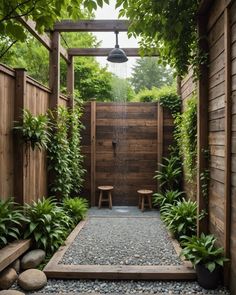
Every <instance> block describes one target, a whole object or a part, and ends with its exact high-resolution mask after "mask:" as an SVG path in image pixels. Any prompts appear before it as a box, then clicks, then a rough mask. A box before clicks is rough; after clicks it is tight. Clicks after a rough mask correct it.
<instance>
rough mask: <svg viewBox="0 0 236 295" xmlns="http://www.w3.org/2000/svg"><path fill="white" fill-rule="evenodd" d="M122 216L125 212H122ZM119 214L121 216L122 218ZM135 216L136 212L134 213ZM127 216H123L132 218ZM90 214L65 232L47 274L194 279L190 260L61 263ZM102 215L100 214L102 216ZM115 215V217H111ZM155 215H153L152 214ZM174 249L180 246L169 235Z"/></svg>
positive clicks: (75, 277) (63, 277)
mask: <svg viewBox="0 0 236 295" xmlns="http://www.w3.org/2000/svg"><path fill="white" fill-rule="evenodd" d="M124 217H125V216H124ZM124 217H121V218H124ZM134 217H135V216H134ZM134 217H133V216H129V217H126V218H134ZM90 218H100V217H99V216H90V217H89V218H87V219H86V220H85V221H82V222H80V223H79V224H78V225H77V226H76V227H75V229H74V230H73V231H72V232H71V234H70V235H69V236H68V238H67V240H66V241H65V245H63V246H61V247H60V248H59V250H58V251H57V252H56V253H55V254H54V255H53V257H52V258H51V260H50V261H49V263H48V264H47V265H46V266H45V268H44V272H45V274H46V276H47V277H48V278H53V279H106V280H194V279H196V272H195V270H194V269H193V267H192V266H191V265H190V263H189V262H184V261H183V265H178V266H173V265H171V266H169V265H168V266H164V265H154V266H146V265H145V266H140V265H64V264H59V262H60V260H61V259H62V257H63V256H64V254H65V253H66V251H67V250H68V248H69V247H70V246H71V244H72V243H73V241H74V239H75V237H76V236H77V235H78V234H79V232H80V231H81V230H82V228H83V227H84V226H85V225H86V223H87V222H88V220H89V219H90ZM102 218H103V217H102ZM111 218H114V217H111ZM152 218H154V217H152ZM171 240H172V243H173V247H174V249H175V251H176V253H177V254H178V255H179V253H180V251H181V247H180V245H179V243H178V241H177V240H174V239H171Z"/></svg>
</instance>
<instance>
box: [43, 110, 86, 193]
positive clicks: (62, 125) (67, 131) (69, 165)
mask: <svg viewBox="0 0 236 295" xmlns="http://www.w3.org/2000/svg"><path fill="white" fill-rule="evenodd" d="M50 114H51V121H52V123H53V126H54V127H53V129H54V132H53V133H52V137H51V142H50V146H49V156H48V157H49V161H50V163H49V170H50V171H51V174H52V182H51V191H52V193H55V194H56V195H57V196H60V197H61V196H63V197H69V196H70V194H71V193H78V192H79V191H80V189H81V186H82V183H83V176H84V173H85V170H84V169H83V156H82V154H81V147H80V143H81V130H82V128H83V125H82V124H81V122H80V117H81V115H82V112H81V108H80V107H79V106H77V107H76V108H75V109H74V110H71V111H69V109H67V108H64V107H58V109H57V112H54V113H52V112H51V113H50ZM55 114H56V115H55Z"/></svg>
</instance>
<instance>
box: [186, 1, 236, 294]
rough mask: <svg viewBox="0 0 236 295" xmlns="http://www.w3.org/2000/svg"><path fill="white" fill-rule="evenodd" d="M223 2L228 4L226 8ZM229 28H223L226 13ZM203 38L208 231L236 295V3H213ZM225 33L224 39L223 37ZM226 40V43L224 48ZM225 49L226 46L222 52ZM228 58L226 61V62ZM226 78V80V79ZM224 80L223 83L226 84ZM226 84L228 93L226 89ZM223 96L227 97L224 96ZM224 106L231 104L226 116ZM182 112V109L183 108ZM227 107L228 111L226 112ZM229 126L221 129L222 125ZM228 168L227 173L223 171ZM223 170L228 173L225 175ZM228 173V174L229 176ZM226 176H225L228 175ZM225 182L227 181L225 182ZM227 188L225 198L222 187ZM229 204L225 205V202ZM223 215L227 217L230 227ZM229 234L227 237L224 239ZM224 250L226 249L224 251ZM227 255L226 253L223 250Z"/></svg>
mask: <svg viewBox="0 0 236 295" xmlns="http://www.w3.org/2000/svg"><path fill="white" fill-rule="evenodd" d="M230 2H231V3H230ZM227 3H230V5H229V6H228V8H226V5H227ZM226 9H228V11H229V14H228V17H229V27H228V28H227V27H226V26H227V19H226V17H227V14H226V13H225V11H226ZM207 18H208V25H207V32H208V33H207V38H208V43H209V77H208V79H209V86H208V87H209V89H208V120H209V121H208V125H209V134H208V142H209V150H210V184H209V231H210V233H213V234H214V235H216V237H217V239H218V245H219V246H222V247H223V246H226V247H228V245H229V248H230V256H231V257H230V259H231V261H230V265H231V266H230V277H231V280H230V287H231V294H233V295H235V294H236V281H235V277H236V1H235V0H234V1H221V0H216V1H213V4H212V6H211V7H210V9H209V11H208V14H207ZM225 32H227V36H226V35H225ZM227 38H229V43H228V45H227V42H228V41H227ZM225 46H227V47H228V50H227V52H226V50H225ZM228 56H229V57H230V61H231V62H229V61H227V58H228ZM226 79H227V80H226ZM226 81H227V83H226ZM193 85H194V84H193V82H192V71H190V72H189V74H188V76H187V77H186V78H185V79H183V81H182V87H181V96H182V100H183V105H184V104H185V102H186V99H187V98H188V97H189V96H190V95H191V93H192V91H194V89H195V87H194V86H193ZM227 85H230V87H231V90H228V89H227ZM226 93H227V95H226ZM226 103H227V104H229V105H228V107H230V105H231V104H232V110H231V113H229V114H228V115H229V116H231V118H227V116H226ZM183 109H184V107H183ZM229 110H230V108H228V112H229ZM231 120H232V123H231V124H230V126H229V127H228V128H225V124H226V122H230V121H231ZM229 129H232V135H231V138H230V141H231V154H229V155H228V157H230V158H229V160H228V158H226V155H227V154H226V153H228V150H227V146H226V136H227V134H228V133H229V131H228V130H229ZM227 169H228V170H227ZM226 171H228V172H227V173H226ZM230 174H231V175H230ZM226 175H227V177H230V180H229V181H228V180H227V179H226V178H225V177H226ZM228 175H229V176H228ZM226 180H227V181H226ZM227 184H230V185H231V194H230V196H229V198H228V196H227V195H226V194H227V188H226V185H227ZM226 201H227V202H229V206H227V205H226V203H225V202H226ZM226 214H229V218H230V224H226V222H228V221H227V220H228V219H227V218H228V217H227V216H226ZM228 235H229V236H228ZM226 250H227V249H226ZM226 252H227V251H226Z"/></svg>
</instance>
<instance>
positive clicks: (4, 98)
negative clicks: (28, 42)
mask: <svg viewBox="0 0 236 295" xmlns="http://www.w3.org/2000/svg"><path fill="white" fill-rule="evenodd" d="M50 93H51V91H50V89H49V88H47V87H45V86H43V85H41V84H40V83H38V82H37V81H35V80H34V79H32V78H30V77H28V76H27V78H26V91H25V97H24V100H25V103H24V105H25V107H26V109H28V110H30V112H32V113H33V114H35V115H38V114H41V113H45V112H46V111H47V110H48V108H49V97H50ZM67 103H68V99H67V98H66V97H65V96H63V95H61V96H60V100H59V104H60V105H64V106H66V105H67ZM14 105H15V71H14V70H12V69H10V68H8V67H6V66H4V65H1V64H0V199H7V198H8V197H16V196H14V168H15V165H14V161H17V159H14V156H13V155H14V152H13V146H14V141H13V138H14V135H13V129H12V128H13V125H14ZM19 144H23V143H19ZM28 159H29V161H26V162H28V163H27V166H25V167H24V195H23V201H24V202H26V203H30V202H32V201H33V200H37V199H38V198H42V197H43V196H47V187H48V179H47V157H46V153H45V151H42V152H41V151H38V150H35V151H31V150H29V156H28Z"/></svg>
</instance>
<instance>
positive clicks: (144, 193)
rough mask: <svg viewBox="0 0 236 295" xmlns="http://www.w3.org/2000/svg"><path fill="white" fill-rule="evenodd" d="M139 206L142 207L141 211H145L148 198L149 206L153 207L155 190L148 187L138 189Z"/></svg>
mask: <svg viewBox="0 0 236 295" xmlns="http://www.w3.org/2000/svg"><path fill="white" fill-rule="evenodd" d="M138 194H139V196H138V208H139V209H141V211H142V212H143V211H144V206H145V200H146V199H148V204H149V208H150V209H152V194H153V191H151V190H148V189H140V190H138Z"/></svg>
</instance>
